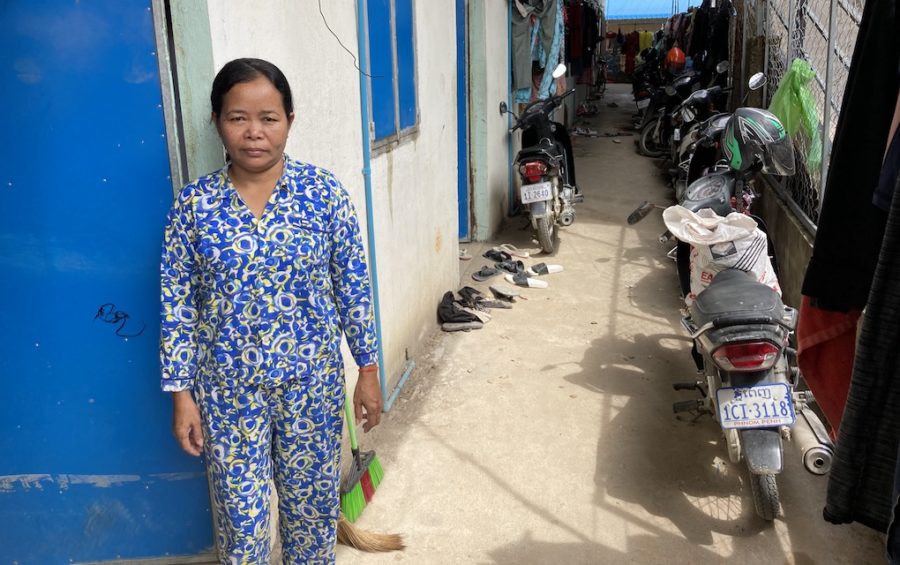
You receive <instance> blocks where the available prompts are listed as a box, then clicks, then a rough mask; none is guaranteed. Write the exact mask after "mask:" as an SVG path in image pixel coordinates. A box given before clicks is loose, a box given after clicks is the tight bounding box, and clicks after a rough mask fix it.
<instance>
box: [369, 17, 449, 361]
mask: <svg viewBox="0 0 900 565" xmlns="http://www.w3.org/2000/svg"><path fill="white" fill-rule="evenodd" d="M454 4H455V3H454V2H451V1H445V2H434V1H433V0H416V2H415V14H416V16H415V17H416V68H417V71H418V104H419V116H420V123H419V132H418V134H417V135H416V136H413V137H412V138H407V139H405V140H404V141H402V142H401V143H400V145H399V146H396V147H394V148H393V149H391V150H389V151H388V152H386V153H382V154H380V155H378V156H377V157H375V158H374V159H373V161H372V182H373V187H374V192H375V211H376V216H375V232H376V234H377V245H378V268H379V284H380V285H381V299H382V303H381V304H382V307H381V311H382V323H383V324H384V328H385V330H384V331H385V333H386V334H387V333H389V335H388V336H386V337H385V340H384V342H385V364H386V366H388V367H398V366H402V365H403V363H404V362H405V357H404V356H405V351H406V349H408V350H409V354H410V356H411V357H414V356H415V354H416V352H417V349H418V344H419V343H420V342H421V340H422V338H423V337H424V336H425V334H426V333H428V332H429V331H431V330H433V329H434V328H435V320H436V317H437V314H436V309H437V304H438V301H439V300H440V298H441V296H442V295H443V293H444V292H446V291H448V290H456V288H457V286H458V282H459V259H458V253H459V252H458V250H459V245H458V243H457V230H458V219H457V216H458V213H457V194H456V192H457V180H456V164H457V163H456V161H457V160H456V140H457V136H456V115H457V114H456V35H455V30H456V13H455V5H454ZM387 328H390V331H389V332H388V329H387ZM396 374H397V373H396V371H394V372H392V373H391V375H392V376H396Z"/></svg>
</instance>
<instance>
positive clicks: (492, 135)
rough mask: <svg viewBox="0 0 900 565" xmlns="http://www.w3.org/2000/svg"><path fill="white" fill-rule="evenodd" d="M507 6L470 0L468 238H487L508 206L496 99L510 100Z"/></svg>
mask: <svg viewBox="0 0 900 565" xmlns="http://www.w3.org/2000/svg"><path fill="white" fill-rule="evenodd" d="M508 10H509V7H508V3H507V2H496V1H493V0H471V2H470V3H469V53H470V75H469V80H470V85H469V92H470V106H469V130H470V132H472V133H471V135H472V137H471V153H470V159H471V163H472V178H473V186H472V192H473V194H472V201H473V206H474V207H473V216H474V224H475V225H474V230H473V237H474V238H475V239H476V240H479V241H485V240H488V239H490V238H491V237H492V236H493V235H494V234H495V233H496V232H497V231H498V230H499V228H500V225H501V224H502V222H503V219H504V218H505V217H506V213H507V210H508V206H509V197H508V194H509V166H510V162H511V160H512V159H511V158H510V155H509V148H508V140H509V134H508V133H507V128H508V120H507V117H506V116H501V115H500V112H499V105H500V102H501V101H507V102H509V100H508V98H509V73H510V70H509V56H508V53H509V23H508V22H509V20H508V18H509V12H508Z"/></svg>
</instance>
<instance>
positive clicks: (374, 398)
mask: <svg viewBox="0 0 900 565" xmlns="http://www.w3.org/2000/svg"><path fill="white" fill-rule="evenodd" d="M373 368H374V370H373ZM383 407H384V401H383V399H382V398H381V385H380V383H379V382H378V367H377V366H375V365H370V366H368V367H361V368H360V369H359V379H358V380H357V381H356V390H354V391H353V412H354V416H356V423H357V424H358V423H359V422H360V421H361V420H365V421H366V422H365V424H363V431H364V432H368V431H369V430H371V429H372V428H374V427H375V426H377V425H378V424H379V422H381V409H382V408H383Z"/></svg>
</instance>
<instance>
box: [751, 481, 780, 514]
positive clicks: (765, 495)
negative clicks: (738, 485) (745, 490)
mask: <svg viewBox="0 0 900 565" xmlns="http://www.w3.org/2000/svg"><path fill="white" fill-rule="evenodd" d="M750 490H751V491H753V505H754V506H755V507H756V513H757V515H759V517H760V518H762V519H763V520H765V521H766V522H771V521H772V520H774V519H775V518H776V517H778V514H780V513H781V500H780V499H779V497H778V481H777V475H774V474H771V473H769V474H765V475H754V474H753V473H750Z"/></svg>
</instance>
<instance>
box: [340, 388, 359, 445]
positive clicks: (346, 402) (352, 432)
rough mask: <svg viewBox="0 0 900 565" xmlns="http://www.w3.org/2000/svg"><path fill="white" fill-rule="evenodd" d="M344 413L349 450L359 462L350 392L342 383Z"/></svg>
mask: <svg viewBox="0 0 900 565" xmlns="http://www.w3.org/2000/svg"><path fill="white" fill-rule="evenodd" d="M344 413H345V414H346V415H347V418H346V419H347V430H348V431H349V432H350V450H351V451H352V452H353V456H354V457H355V458H356V459H357V462H359V444H358V443H357V441H356V420H355V419H354V418H353V410H352V409H351V408H350V391H349V390H347V383H346V381H345V382H344Z"/></svg>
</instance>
